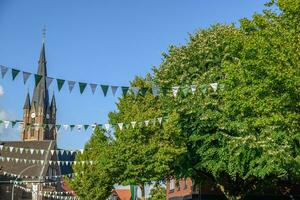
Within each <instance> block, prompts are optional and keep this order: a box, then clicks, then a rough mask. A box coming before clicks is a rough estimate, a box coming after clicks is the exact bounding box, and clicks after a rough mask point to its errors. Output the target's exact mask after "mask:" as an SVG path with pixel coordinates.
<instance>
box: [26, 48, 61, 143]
mask: <svg viewBox="0 0 300 200" xmlns="http://www.w3.org/2000/svg"><path fill="white" fill-rule="evenodd" d="M46 64H47V62H46V55H45V42H43V44H42V49H41V52H40V58H39V62H38V71H37V74H38V75H41V76H42V78H41V80H40V82H39V83H38V85H37V86H36V87H35V88H34V91H33V96H32V100H31V102H30V95H29V93H28V94H27V97H26V100H25V104H24V107H23V112H24V115H23V122H24V129H23V132H22V140H23V141H43V140H56V129H55V124H56V102H55V97H54V94H53V96H52V100H51V103H50V102H49V92H48V88H47V83H46V77H47V67H46Z"/></svg>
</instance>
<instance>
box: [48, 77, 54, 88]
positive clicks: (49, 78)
mask: <svg viewBox="0 0 300 200" xmlns="http://www.w3.org/2000/svg"><path fill="white" fill-rule="evenodd" d="M52 81H53V78H51V77H46V87H47V88H49V86H50V85H51V83H52Z"/></svg>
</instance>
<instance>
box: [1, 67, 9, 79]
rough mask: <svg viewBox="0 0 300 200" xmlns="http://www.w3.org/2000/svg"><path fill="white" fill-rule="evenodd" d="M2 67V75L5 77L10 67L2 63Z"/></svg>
mask: <svg viewBox="0 0 300 200" xmlns="http://www.w3.org/2000/svg"><path fill="white" fill-rule="evenodd" d="M0 67H1V76H2V78H4V76H5V74H6V73H7V71H8V68H7V67H5V66H3V65H0Z"/></svg>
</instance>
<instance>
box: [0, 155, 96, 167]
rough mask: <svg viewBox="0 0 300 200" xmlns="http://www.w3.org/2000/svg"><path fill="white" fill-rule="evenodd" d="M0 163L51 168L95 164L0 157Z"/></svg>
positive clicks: (90, 162)
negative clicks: (49, 166)
mask: <svg viewBox="0 0 300 200" xmlns="http://www.w3.org/2000/svg"><path fill="white" fill-rule="evenodd" d="M0 161H2V162H12V163H15V164H18V163H24V164H37V165H48V164H49V165H51V166H57V165H58V166H71V165H86V164H89V165H93V164H94V163H95V162H94V161H92V160H85V161H61V160H34V159H26V158H15V157H3V156H0Z"/></svg>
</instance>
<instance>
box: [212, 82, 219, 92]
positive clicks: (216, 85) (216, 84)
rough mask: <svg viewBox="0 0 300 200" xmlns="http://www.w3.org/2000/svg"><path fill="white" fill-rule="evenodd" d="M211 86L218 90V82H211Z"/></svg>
mask: <svg viewBox="0 0 300 200" xmlns="http://www.w3.org/2000/svg"><path fill="white" fill-rule="evenodd" d="M210 86H211V87H212V89H213V90H214V92H216V91H217V89H218V83H211V84H210Z"/></svg>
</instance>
